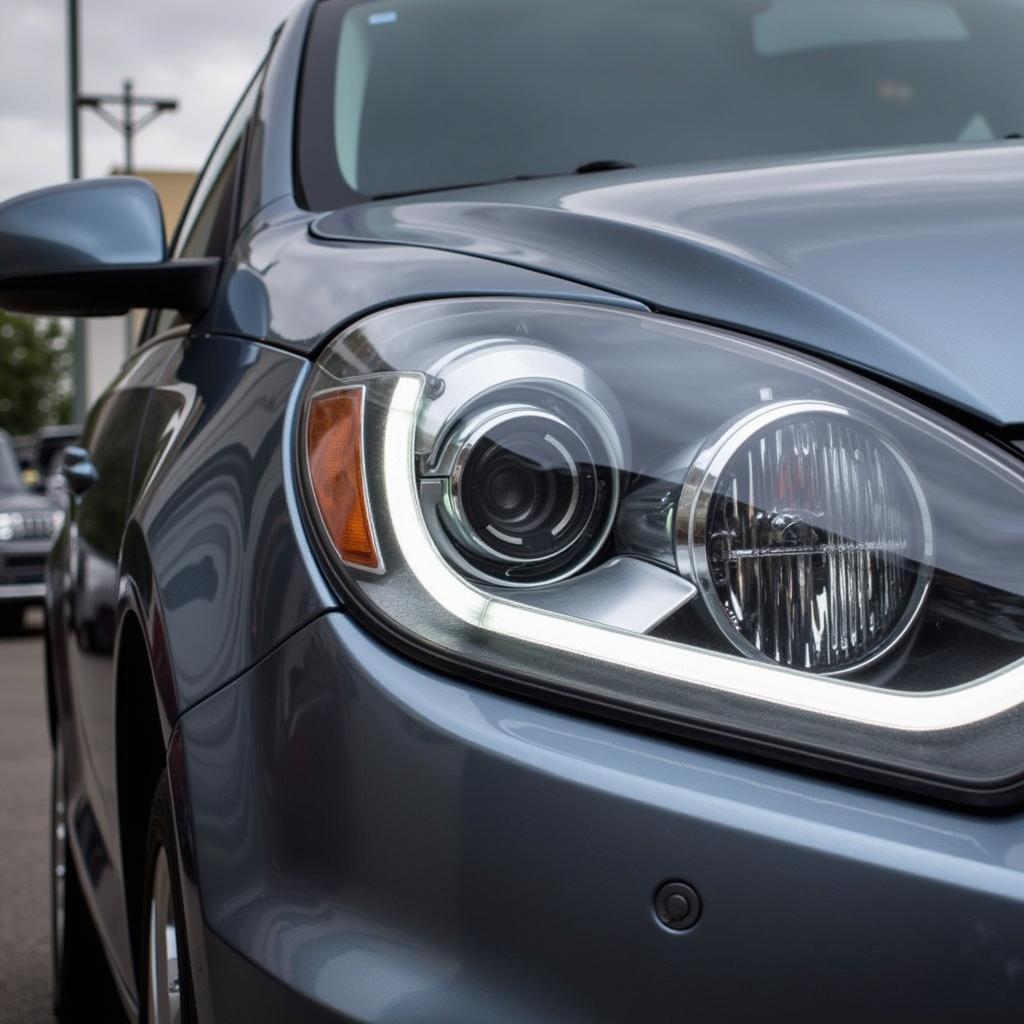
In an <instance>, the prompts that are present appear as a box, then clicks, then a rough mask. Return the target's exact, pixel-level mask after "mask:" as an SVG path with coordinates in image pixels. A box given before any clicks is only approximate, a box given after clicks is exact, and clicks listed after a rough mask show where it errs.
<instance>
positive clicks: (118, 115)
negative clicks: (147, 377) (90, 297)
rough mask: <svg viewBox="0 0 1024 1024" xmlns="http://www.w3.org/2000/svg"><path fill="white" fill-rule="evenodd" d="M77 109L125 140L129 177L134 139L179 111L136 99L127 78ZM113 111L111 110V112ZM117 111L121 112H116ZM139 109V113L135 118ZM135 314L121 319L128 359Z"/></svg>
mask: <svg viewBox="0 0 1024 1024" xmlns="http://www.w3.org/2000/svg"><path fill="white" fill-rule="evenodd" d="M77 105H78V106H79V107H85V108H87V109H89V110H95V111H96V113H97V114H98V115H99V116H100V117H101V118H103V120H104V121H106V122H107V124H109V125H110V127H111V128H113V129H114V130H115V131H118V132H120V133H121V134H122V135H123V136H124V168H123V173H125V174H131V173H132V172H133V171H134V170H135V159H134V157H135V154H134V142H135V136H136V135H138V133H139V132H141V131H142V129H143V128H145V127H146V125H148V124H152V123H153V122H154V121H155V120H156V119H157V118H158V117H159V116H160V115H161V114H165V113H170V112H171V111H173V110H177V109H178V101H177V100H172V99H167V98H166V97H163V96H136V95H135V89H134V88H133V86H132V81H131V79H130V78H126V79H125V80H124V85H123V86H122V87H121V92H120V93H116V94H113V95H104V94H96V95H93V96H82V95H79V97H78V104H77ZM112 108H113V109H112ZM117 108H120V112H115V111H116V110H117ZM139 108H141V110H142V113H141V114H140V115H139V116H136V111H137V110H138V109H139ZM133 318H134V314H133V313H128V314H127V315H126V316H125V318H124V355H125V358H126V359H127V358H129V357H130V356H131V353H132V345H133V343H134V340H135V325H134V323H133Z"/></svg>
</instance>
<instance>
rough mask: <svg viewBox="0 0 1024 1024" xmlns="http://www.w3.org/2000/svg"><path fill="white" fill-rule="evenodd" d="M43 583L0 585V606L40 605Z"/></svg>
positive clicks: (43, 594)
mask: <svg viewBox="0 0 1024 1024" xmlns="http://www.w3.org/2000/svg"><path fill="white" fill-rule="evenodd" d="M45 597H46V584H45V583H0V604H7V603H8V602H10V603H12V604H42V603H43V600H44V599H45Z"/></svg>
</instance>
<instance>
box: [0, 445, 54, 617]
mask: <svg viewBox="0 0 1024 1024" xmlns="http://www.w3.org/2000/svg"><path fill="white" fill-rule="evenodd" d="M63 519H64V513H63V512H62V511H61V509H60V507H59V505H58V503H57V502H55V501H54V500H53V498H52V497H44V496H42V495H39V494H33V493H32V492H31V491H30V490H29V489H28V488H27V487H26V486H25V484H24V482H23V481H22V476H21V470H20V469H19V468H18V459H17V457H16V456H15V454H14V446H13V445H12V444H11V439H10V437H9V436H8V435H7V434H6V433H5V432H4V431H2V430H0V634H4V633H15V632H17V631H18V630H19V629H21V625H22V618H23V616H24V612H25V609H26V608H28V607H30V606H33V605H42V603H43V599H44V597H45V596H46V585H45V582H44V571H45V566H46V556H47V554H48V553H49V550H50V544H51V543H52V542H53V538H54V536H55V535H56V533H57V531H58V530H59V529H60V527H61V523H62V522H63Z"/></svg>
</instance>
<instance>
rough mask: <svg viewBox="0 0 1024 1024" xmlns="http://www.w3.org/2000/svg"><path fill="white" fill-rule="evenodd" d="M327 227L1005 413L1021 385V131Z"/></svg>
mask: <svg viewBox="0 0 1024 1024" xmlns="http://www.w3.org/2000/svg"><path fill="white" fill-rule="evenodd" d="M313 230H314V233H315V234H316V235H317V236H319V237H322V238H334V239H339V240H342V239H343V240H346V241H353V240H356V239H362V240H364V241H374V242H378V243H379V242H391V243H396V244H403V245H412V246H430V247H436V248H439V249H445V250H448V251H453V252H464V253H467V254H472V255H477V256H481V257H484V258H486V259H492V260H500V261H503V262H506V263H509V264H513V265H515V266H519V267H530V268H533V269H536V270H540V271H544V272H547V273H551V274H555V275H558V276H562V277H569V278H572V279H573V280H576V281H580V282H585V283H587V284H589V285H591V286H592V287H595V288H603V289H607V290H608V291H610V292H614V293H616V294H619V295H626V296H630V297H632V298H634V299H637V300H640V301H642V302H644V303H646V304H649V305H652V306H655V307H657V308H659V309H661V310H665V311H673V312H677V313H681V314H684V315H687V316H691V317H695V318H697V319H701V320H709V321H714V322H718V323H723V324H728V325H731V326H735V327H738V328H741V329H745V330H748V331H752V332H754V333H755V334H758V335H762V336H771V337H776V338H779V339H782V340H785V341H787V342H789V343H791V344H794V345H797V346H799V347H801V348H804V349H807V350H810V351H815V352H821V353H824V354H826V355H830V356H833V357H835V358H838V359H840V360H842V361H843V362H847V363H850V364H853V365H856V366H861V367H867V368H868V369H870V370H871V371H872V372H873V373H875V374H880V375H884V376H887V377H890V378H892V379H894V380H896V381H900V382H903V383H905V384H907V385H910V386H911V387H913V388H915V389H918V390H920V391H922V392H924V393H926V394H929V395H933V396H937V397H938V398H940V399H941V400H942V401H943V402H946V403H950V404H955V405H959V406H961V407H962V408H964V409H966V410H968V411H969V412H971V413H973V414H975V415H977V416H980V417H983V418H985V419H988V420H990V421H992V422H993V423H996V424H1000V425H1005V424H1011V423H1020V422H1024V393H1022V391H1021V389H1020V387H1019V386H1018V382H1017V380H1016V378H1014V377H1013V375H1011V374H1007V373H1006V372H1005V367H1006V365H1007V363H1008V362H1010V361H1012V360H1015V359H1017V358H1019V352H1020V344H1021V331H1020V324H1021V318H1022V315H1024V307H1022V305H1021V298H1020V296H1021V294H1022V287H1024V149H1022V146H1021V144H1019V143H1009V142H1008V143H1004V144H998V145H994V146H988V147H979V148H957V149H950V150H933V151H924V152H914V153H903V154H896V155H891V154H890V155H884V156H882V155H879V156H871V157H862V158H845V159H836V160H820V161H817V162H815V161H811V162H804V163H790V164H778V165H774V166H743V165H727V166H724V167H709V168H700V169H695V168H678V169H671V168H670V169H654V170H651V169H647V170H645V171H618V172H614V173H611V174H602V175H599V176H597V177H596V178H595V177H593V176H587V177H584V178H582V179H581V178H578V177H577V178H574V177H571V176H570V177H565V178H557V179H550V180H542V181H535V182H517V183H515V184H512V185H496V186H487V187H484V188H476V189H467V190H463V191H462V192H444V193H437V194H435V195H434V196H417V197H414V198H410V199H405V200H401V199H399V200H394V201H390V202H386V203H367V204H365V205H362V206H357V207H352V208H350V209H347V210H341V211H338V212H336V213H332V214H327V215H325V216H323V217H322V218H320V219H319V220H318V221H317V222H316V224H315V225H314V229H313Z"/></svg>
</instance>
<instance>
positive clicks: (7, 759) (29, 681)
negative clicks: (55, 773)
mask: <svg viewBox="0 0 1024 1024" xmlns="http://www.w3.org/2000/svg"><path fill="white" fill-rule="evenodd" d="M40 622H41V619H40V618H39V616H38V615H36V614H35V613H30V614H29V617H28V620H27V623H28V626H29V629H28V630H27V631H26V633H25V634H24V635H23V636H20V637H15V638H12V637H6V636H3V637H0V1024H54V1017H53V1014H52V1012H51V1010H50V925H49V889H48V875H49V870H50V851H49V845H48V836H47V833H48V830H49V814H50V811H49V799H50V741H49V739H48V737H47V735H46V711H45V699H44V693H43V649H42V642H41V639H40V633H39V627H40Z"/></svg>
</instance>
